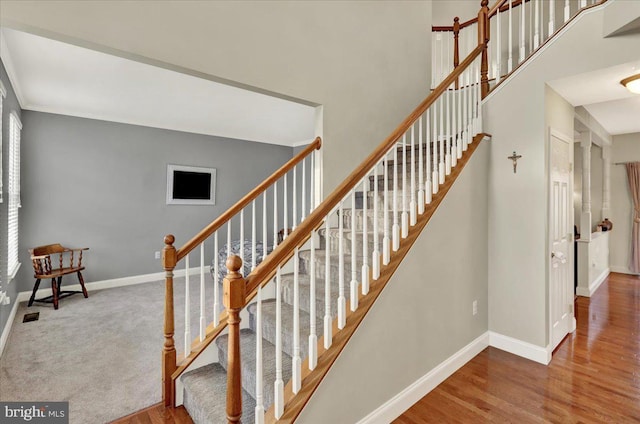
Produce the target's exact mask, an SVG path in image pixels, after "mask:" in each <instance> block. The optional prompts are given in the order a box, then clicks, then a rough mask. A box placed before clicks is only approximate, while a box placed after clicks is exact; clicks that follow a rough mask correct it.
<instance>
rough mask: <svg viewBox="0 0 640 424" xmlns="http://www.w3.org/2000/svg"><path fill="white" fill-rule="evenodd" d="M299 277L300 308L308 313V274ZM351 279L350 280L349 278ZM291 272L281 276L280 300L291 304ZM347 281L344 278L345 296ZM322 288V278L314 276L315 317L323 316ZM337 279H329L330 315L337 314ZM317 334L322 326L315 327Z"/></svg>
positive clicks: (323, 286) (309, 302)
mask: <svg viewBox="0 0 640 424" xmlns="http://www.w3.org/2000/svg"><path fill="white" fill-rule="evenodd" d="M298 278H299V280H298V281H299V282H298V284H299V288H298V289H299V291H300V309H301V310H303V311H305V312H306V313H309V312H310V311H311V308H310V305H311V282H310V279H309V275H306V274H303V275H300V276H298ZM349 281H351V280H349ZM293 283H294V281H293V274H284V275H283V276H282V291H283V296H282V300H283V301H284V302H285V303H288V304H293ZM348 284H349V282H348V281H347V280H346V278H345V296H347V295H348V293H347V290H349V287H348ZM324 290H325V281H324V278H322V279H321V278H316V317H317V318H318V319H322V318H323V317H324V308H325V304H324ZM337 298H338V279H337V278H335V279H333V280H331V316H332V317H334V318H335V317H336V316H338V306H337V305H338V303H337V302H338V301H337ZM317 328H318V330H317V332H318V334H322V331H321V330H320V329H321V328H322V327H317Z"/></svg>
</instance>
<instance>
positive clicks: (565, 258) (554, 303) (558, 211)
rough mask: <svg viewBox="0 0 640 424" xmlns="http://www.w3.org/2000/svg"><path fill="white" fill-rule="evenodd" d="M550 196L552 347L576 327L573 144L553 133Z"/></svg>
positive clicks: (551, 140)
mask: <svg viewBox="0 0 640 424" xmlns="http://www.w3.org/2000/svg"><path fill="white" fill-rule="evenodd" d="M549 147H550V149H549V152H550V165H551V166H550V170H551V175H550V199H549V208H550V211H549V232H550V234H549V241H550V249H551V251H550V252H551V258H550V260H549V264H550V270H549V296H550V299H549V305H550V308H551V311H550V314H551V348H552V350H553V349H555V348H556V346H558V344H559V343H560V342H561V341H562V339H564V337H565V336H566V335H567V334H568V333H569V332H571V331H573V329H574V328H575V326H574V319H573V265H572V264H573V260H572V259H573V258H572V256H573V247H572V245H573V225H572V224H573V222H572V221H573V219H572V218H573V210H572V208H573V199H572V187H571V186H572V184H571V181H572V180H571V172H572V167H571V154H572V149H573V143H572V142H571V141H570V140H568V139H566V138H565V137H563V136H561V135H559V134H556V133H554V132H553V131H552V132H551V136H550V146H549Z"/></svg>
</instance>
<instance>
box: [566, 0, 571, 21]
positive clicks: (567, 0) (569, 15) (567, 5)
mask: <svg viewBox="0 0 640 424" xmlns="http://www.w3.org/2000/svg"><path fill="white" fill-rule="evenodd" d="M570 17H571V7H570V6H569V0H564V21H565V22H567V21H568V20H569V18H570Z"/></svg>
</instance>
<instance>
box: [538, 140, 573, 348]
mask: <svg viewBox="0 0 640 424" xmlns="http://www.w3.org/2000/svg"><path fill="white" fill-rule="evenodd" d="M552 137H556V138H557V139H559V140H561V141H564V142H566V143H567V144H568V145H569V158H570V168H569V169H570V171H569V172H570V176H569V193H570V194H571V198H570V199H569V202H568V206H569V208H568V210H567V213H568V214H569V217H570V220H571V221H570V225H569V227H570V229H571V243H574V242H575V239H574V237H575V236H574V231H573V226H574V225H575V222H574V206H573V183H574V182H573V170H574V143H575V140H574V139H573V137H570V136H568V135H567V134H565V133H563V132H562V131H559V130H557V129H555V128H553V127H549V132H548V137H547V143H546V147H547V155H546V156H547V233H546V238H547V252H546V259H545V263H546V267H547V336H548V338H547V346H548V348H549V358H551V356H552V354H553V350H554V348H553V317H552V301H553V297H552V296H553V290H551V272H552V269H551V267H552V261H551V251H552V246H551V244H552V239H553V237H552V235H551V230H552V226H551V219H552V210H551V204H552V199H551V196H552V193H553V187H552V186H551V184H552V181H551V155H552V151H553V149H551V142H552ZM568 253H569V255H568V257H569V260H568V264H567V266H568V268H569V281H571V292H572V293H573V280H574V278H575V276H574V272H575V271H574V263H575V262H574V261H575V257H574V249H573V245H572V246H571V247H570V248H569V249H568ZM574 296H575V294H574ZM572 305H573V304H572ZM575 329H576V312H575V307H574V306H572V307H571V327H570V330H569V333H572V332H574V331H575ZM565 337H566V336H565ZM561 343H562V341H561V342H560V343H559V344H558V346H559V345H560V344H561Z"/></svg>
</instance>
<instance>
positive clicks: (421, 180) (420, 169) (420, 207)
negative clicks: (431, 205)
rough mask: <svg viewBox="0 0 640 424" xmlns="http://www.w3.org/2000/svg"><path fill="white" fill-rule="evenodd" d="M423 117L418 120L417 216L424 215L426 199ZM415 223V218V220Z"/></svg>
mask: <svg viewBox="0 0 640 424" xmlns="http://www.w3.org/2000/svg"><path fill="white" fill-rule="evenodd" d="M423 116H424V114H422V115H420V118H419V119H418V214H419V215H422V214H423V213H424V204H425V202H426V199H425V197H424V195H425V193H424V185H425V184H424V183H425V181H424V162H423V160H424V155H423V153H422V150H423V147H424V146H423V145H422V143H424V139H423V137H422V129H423V128H422V125H423V124H422V117H423ZM427 120H428V118H427ZM427 162H429V159H428V156H427ZM427 175H429V170H428V169H427ZM416 221H417V218H416Z"/></svg>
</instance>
